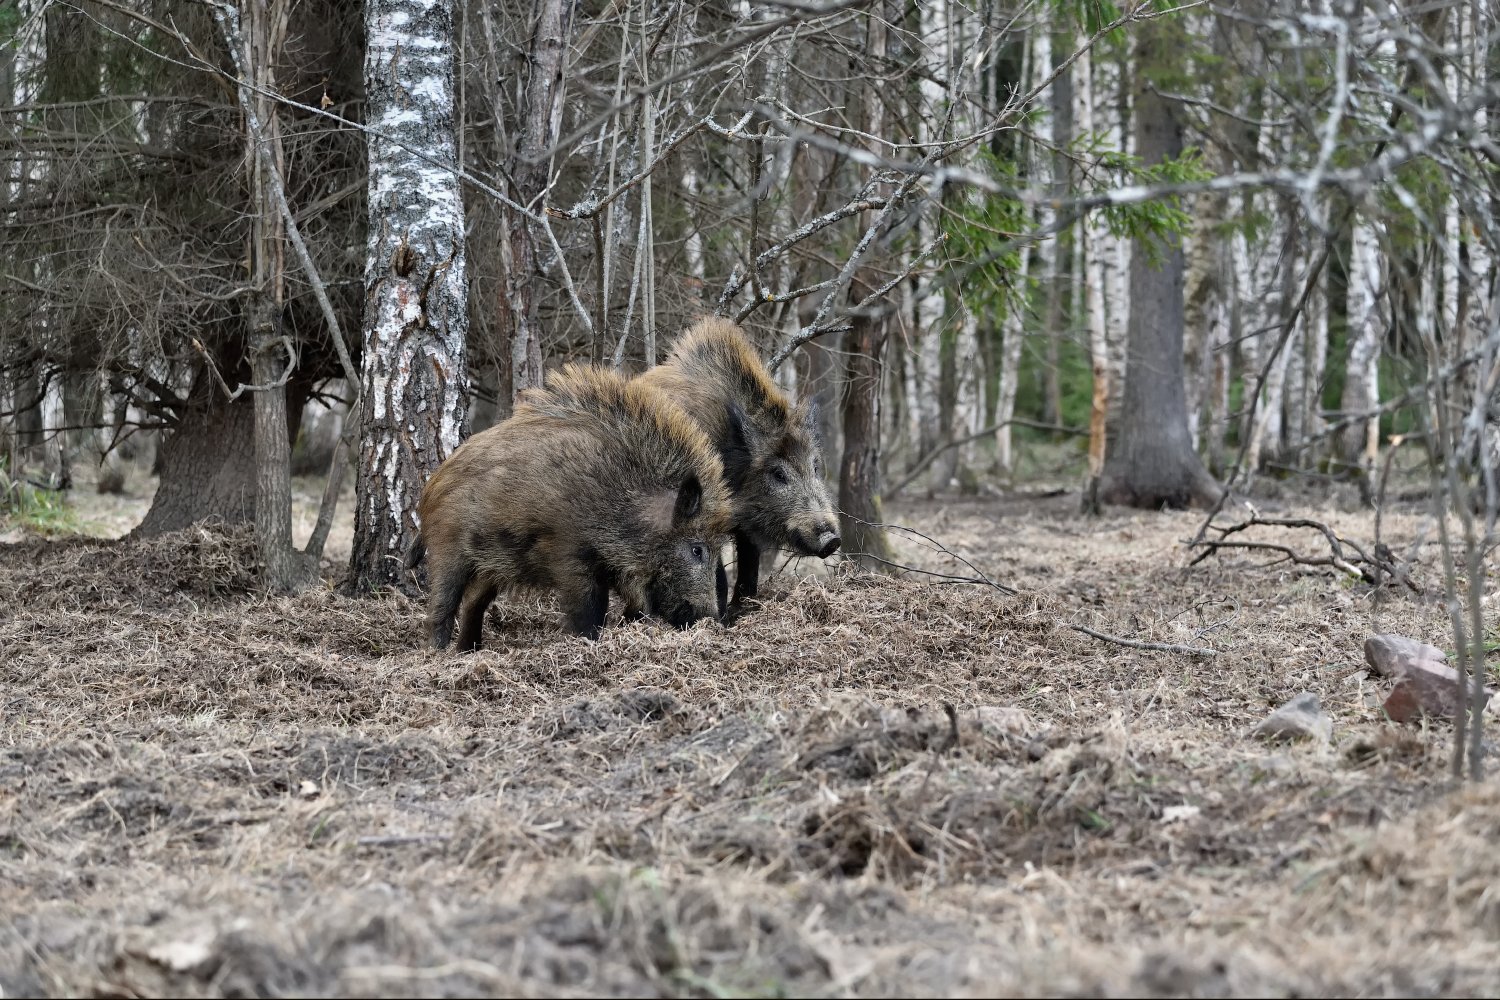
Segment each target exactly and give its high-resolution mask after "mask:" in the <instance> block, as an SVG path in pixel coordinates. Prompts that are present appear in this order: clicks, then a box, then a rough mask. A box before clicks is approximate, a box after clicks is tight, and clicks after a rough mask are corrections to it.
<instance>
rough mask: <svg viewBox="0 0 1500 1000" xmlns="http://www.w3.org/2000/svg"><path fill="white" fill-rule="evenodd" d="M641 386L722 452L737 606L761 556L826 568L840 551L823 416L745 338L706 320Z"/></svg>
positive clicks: (754, 579)
mask: <svg viewBox="0 0 1500 1000" xmlns="http://www.w3.org/2000/svg"><path fill="white" fill-rule="evenodd" d="M635 381H636V382H637V383H642V382H643V383H645V384H647V385H650V386H652V387H654V388H657V389H660V390H661V391H662V392H664V393H665V394H666V395H667V396H669V397H670V398H671V399H672V401H673V402H675V403H677V404H678V405H679V406H681V407H682V408H683V409H684V410H686V411H687V412H688V413H689V414H691V415H692V417H693V419H695V420H697V421H698V422H699V424H701V425H702V427H703V429H704V430H705V431H707V432H708V436H709V438H710V439H711V440H712V441H713V443H714V446H715V447H716V448H717V449H718V451H719V457H720V458H721V459H722V460H723V463H724V476H725V479H726V480H727V481H728V483H729V491H730V495H731V498H732V502H733V506H734V544H735V556H736V560H737V562H738V566H739V569H738V572H737V573H736V576H735V581H734V602H735V605H736V607H738V606H739V605H740V603H741V601H742V600H743V599H744V598H746V597H754V596H755V593H756V590H757V588H758V586H759V583H760V556H761V552H762V550H765V549H770V550H772V551H774V550H775V549H777V548H783V547H785V548H790V549H792V550H793V551H795V552H797V553H798V554H800V555H805V556H819V557H821V558H825V559H826V558H827V557H828V556H830V555H832V554H833V553H834V552H835V551H837V549H838V547H839V529H838V520H837V518H836V517H835V513H834V510H833V503H832V502H831V501H830V500H829V497H828V487H827V485H826V484H825V483H824V481H823V452H822V448H821V447H820V445H819V442H818V439H817V431H816V426H817V417H816V411H815V410H814V409H813V408H812V407H811V406H808V405H802V406H793V405H792V402H791V401H790V400H789V399H787V397H786V394H785V393H783V392H782V391H781V390H780V389H778V388H777V387H776V383H774V382H772V381H771V375H770V372H768V371H766V366H765V363H764V362H763V361H761V359H760V356H759V355H757V354H756V352H755V348H754V347H753V346H751V344H750V341H749V340H748V339H747V338H746V337H745V334H744V331H742V330H741V329H740V328H739V327H738V326H736V325H735V324H734V323H732V322H730V321H729V320H725V319H713V318H709V319H702V320H699V321H698V322H697V323H696V324H694V325H693V327H692V328H691V329H689V330H688V331H687V332H686V333H684V334H683V335H682V337H681V338H680V339H678V341H677V343H676V344H674V345H673V346H672V352H671V354H670V355H669V356H668V357H667V360H666V361H665V362H663V363H662V364H660V365H658V366H657V367H655V368H652V369H651V370H649V371H647V372H645V373H644V374H642V375H639V376H637V377H636V379H635Z"/></svg>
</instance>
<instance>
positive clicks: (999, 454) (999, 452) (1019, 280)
mask: <svg viewBox="0 0 1500 1000" xmlns="http://www.w3.org/2000/svg"><path fill="white" fill-rule="evenodd" d="M1030 268H1031V252H1030V251H1029V250H1026V249H1023V250H1022V251H1021V270H1020V273H1019V274H1017V275H1016V288H1017V293H1016V298H1015V300H1014V301H1013V302H1011V304H1010V308H1008V309H1006V311H1005V320H1004V322H1003V323H1002V324H1001V330H1002V337H1003V339H1002V341H1001V345H1000V384H999V386H998V387H997V388H996V390H995V464H996V465H998V466H999V467H1000V473H1001V474H1002V475H1005V476H1012V475H1014V474H1015V468H1016V455H1015V444H1014V441H1015V439H1014V437H1013V436H1012V434H1011V424H1010V421H1011V419H1012V418H1013V417H1014V416H1015V415H1016V388H1017V387H1018V385H1019V383H1020V375H1021V343H1022V341H1024V340H1025V339H1026V289H1027V284H1026V277H1027V271H1029V270H1030Z"/></svg>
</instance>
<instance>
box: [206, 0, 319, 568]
mask: <svg viewBox="0 0 1500 1000" xmlns="http://www.w3.org/2000/svg"><path fill="white" fill-rule="evenodd" d="M219 16H220V18H221V19H223V20H224V21H225V22H226V23H231V19H232V18H233V12H232V11H228V10H224V9H221V10H220V12H219ZM286 18H287V9H286V5H285V4H283V3H280V2H272V3H268V2H267V0H241V2H240V18H239V24H238V25H237V26H235V27H234V30H227V31H226V32H225V37H226V41H227V42H228V43H229V44H230V45H231V46H240V45H243V49H242V52H241V53H237V54H236V56H235V65H236V67H237V68H238V70H239V72H240V74H241V76H247V77H249V79H248V80H246V81H245V83H244V84H242V85H241V87H240V102H241V106H242V107H243V109H244V112H245V140H246V166H247V173H248V180H249V188H250V199H249V200H250V204H251V205H252V206H254V212H255V214H254V216H253V217H252V219H251V225H250V232H251V236H250V247H251V249H250V253H251V259H252V270H253V273H254V276H255V287H256V291H255V293H254V294H253V296H252V298H251V305H250V308H249V311H248V314H247V319H248V320H249V326H250V330H249V337H248V339H247V342H248V343H249V346H250V381H251V383H252V384H253V385H255V386H256V387H257V388H256V389H255V390H254V409H255V477H256V478H255V541H256V545H257V546H258V547H259V549H260V558H261V563H262V564H263V565H264V566H265V580H266V584H267V585H268V586H269V587H270V588H271V589H272V590H275V591H287V590H291V589H292V588H293V587H294V586H295V585H296V583H297V582H298V579H299V577H300V576H301V573H300V570H301V567H302V562H301V560H300V559H299V558H298V553H297V552H296V550H295V549H293V548H292V478H291V477H292V450H291V440H290V437H289V435H288V430H287V414H286V407H287V392H286V379H287V378H289V377H290V375H291V366H295V364H296V354H295V352H294V350H293V349H292V348H291V342H290V341H289V340H286V339H285V338H284V337H283V335H282V328H281V320H282V311H283V309H284V307H285V301H286V256H285V253H286V250H285V244H284V240H285V235H286V234H285V230H284V229H283V225H282V218H281V212H280V209H279V208H278V206H277V203H276V199H275V196H274V195H273V193H272V188H271V186H272V185H274V184H277V183H279V182H280V181H279V176H280V170H281V159H282V154H281V126H280V118H279V116H278V114H277V108H276V102H275V100H274V97H273V95H274V94H275V93H276V74H275V58H276V52H277V50H278V49H280V47H281V39H282V38H283V37H284V34H285V31H286ZM250 85H253V89H251V86H250ZM252 114H253V115H254V120H253V121H252V120H251V115H252Z"/></svg>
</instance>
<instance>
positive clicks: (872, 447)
mask: <svg viewBox="0 0 1500 1000" xmlns="http://www.w3.org/2000/svg"><path fill="white" fill-rule="evenodd" d="M869 277H870V281H872V282H877V283H878V281H879V277H878V275H870V276H869ZM853 287H854V288H855V289H856V294H858V291H857V290H859V289H861V288H863V287H868V286H865V285H864V283H863V282H861V281H860V280H859V279H858V278H856V279H855V281H854V282H853ZM865 294H868V292H867V291H866V293H865ZM885 341H886V331H885V321H884V319H883V318H881V317H878V316H857V317H855V319H854V322H853V329H852V330H850V331H849V332H848V334H846V336H845V340H844V349H845V352H846V353H847V355H848V363H847V365H846V367H845V376H846V383H845V386H844V405H843V418H844V419H843V423H844V455H843V459H842V461H841V462H840V463H839V533H840V534H841V535H842V536H843V539H844V544H843V551H844V553H845V555H846V556H847V557H848V558H851V559H854V560H856V561H857V562H858V563H859V564H860V565H861V566H863V567H865V568H868V569H879V568H881V567H882V566H883V565H884V564H883V563H882V562H881V561H880V560H882V559H889V558H890V555H891V554H890V547H889V543H888V542H887V540H886V536H885V529H884V528H882V527H879V525H880V524H881V520H882V519H881V514H880V415H879V413H878V412H877V411H876V402H877V401H878V400H879V399H880V355H881V351H882V350H883V349H884V347H885Z"/></svg>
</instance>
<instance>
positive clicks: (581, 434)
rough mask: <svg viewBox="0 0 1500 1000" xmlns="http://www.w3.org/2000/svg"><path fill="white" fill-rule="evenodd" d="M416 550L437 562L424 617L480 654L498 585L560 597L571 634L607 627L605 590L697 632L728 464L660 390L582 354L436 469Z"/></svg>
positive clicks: (437, 638)
mask: <svg viewBox="0 0 1500 1000" xmlns="http://www.w3.org/2000/svg"><path fill="white" fill-rule="evenodd" d="M417 513H418V516H419V517H420V519H421V531H420V534H419V536H418V539H417V542H416V544H415V545H413V546H412V552H411V553H410V554H409V555H408V559H407V561H408V563H409V564H410V565H412V566H415V565H416V563H417V562H418V561H419V560H420V559H421V558H422V556H423V554H424V552H425V554H426V556H427V560H428V579H429V587H430V593H429V595H428V616H427V624H428V627H429V629H430V631H431V636H432V645H433V646H434V647H435V648H437V649H442V648H443V647H445V646H447V645H448V642H449V639H450V638H451V637H452V634H453V627H454V621H455V618H457V621H458V647H459V649H460V650H463V651H467V650H472V649H478V648H479V645H480V641H481V632H482V629H483V623H484V613H485V610H486V609H487V608H488V607H489V605H490V602H491V601H492V600H494V598H495V595H496V594H497V593H498V592H499V591H501V590H513V589H544V590H555V591H557V592H558V594H559V597H560V601H561V604H562V608H563V611H564V613H565V615H566V617H567V627H568V629H569V630H570V631H572V632H574V633H576V634H579V635H585V636H589V637H590V638H597V637H598V635H599V630H600V628H601V627H602V626H603V624H604V616H605V611H606V610H607V608H608V606H609V592H610V591H611V590H614V591H615V592H617V593H619V594H620V595H621V596H622V597H623V598H624V599H625V602H626V604H627V605H629V606H630V607H632V608H637V609H643V610H644V611H645V612H646V613H648V614H651V615H655V616H658V617H661V618H664V619H666V620H667V621H668V622H670V623H671V624H672V625H675V626H677V627H678V628H686V627H687V626H688V625H690V624H691V623H692V622H694V621H695V620H697V619H699V618H704V617H710V616H712V617H717V616H718V614H719V611H720V604H721V602H722V597H720V595H719V593H718V591H717V587H716V584H717V583H718V580H717V578H716V573H718V574H722V572H723V571H722V569H721V568H719V563H718V553H719V549H720V548H721V547H722V545H723V543H724V542H725V541H726V540H727V538H728V534H729V524H730V506H729V495H728V490H727V488H726V486H725V484H724V477H723V467H722V464H721V462H720V460H719V457H718V455H717V454H716V453H715V452H714V449H713V447H712V445H711V444H710V443H709V441H708V439H707V437H705V436H704V434H703V432H702V431H701V430H700V429H699V428H698V426H697V425H696V424H695V423H694V422H693V421H692V420H691V419H689V418H688V416H687V415H686V414H685V413H683V412H682V410H681V409H679V408H678V407H677V406H675V405H673V404H672V402H671V401H670V400H668V399H667V398H666V397H664V396H663V395H662V394H661V393H660V392H658V391H656V390H655V389H652V388H651V387H650V386H648V385H643V384H639V383H635V382H630V381H627V380H626V379H625V378H623V377H622V376H620V375H618V374H616V373H614V372H610V371H606V370H603V369H594V368H588V367H584V366H578V365H573V366H569V367H567V368H564V369H562V370H561V371H559V372H556V373H554V374H553V375H552V376H551V377H550V378H548V380H547V386H546V388H545V389H531V390H528V391H527V392H526V393H524V394H523V395H522V398H521V400H520V401H519V402H518V403H517V405H516V410H515V413H514V414H513V415H512V416H511V417H510V418H509V419H508V420H506V421H504V422H502V423H500V424H497V425H496V426H494V427H491V428H490V429H488V430H486V431H482V432H480V433H479V434H476V435H474V436H473V437H472V438H470V439H469V440H468V441H466V442H464V444H463V445H461V446H460V447H459V448H458V450H457V451H455V452H454V453H453V454H452V455H450V456H449V457H448V459H447V461H445V462H444V463H443V464H442V465H441V466H440V467H439V468H438V470H437V472H436V473H434V474H433V476H432V478H431V479H430V480H429V481H428V483H427V486H426V488H425V489H424V490H423V491H422V499H421V501H420V503H419V504H418V506H417Z"/></svg>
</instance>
